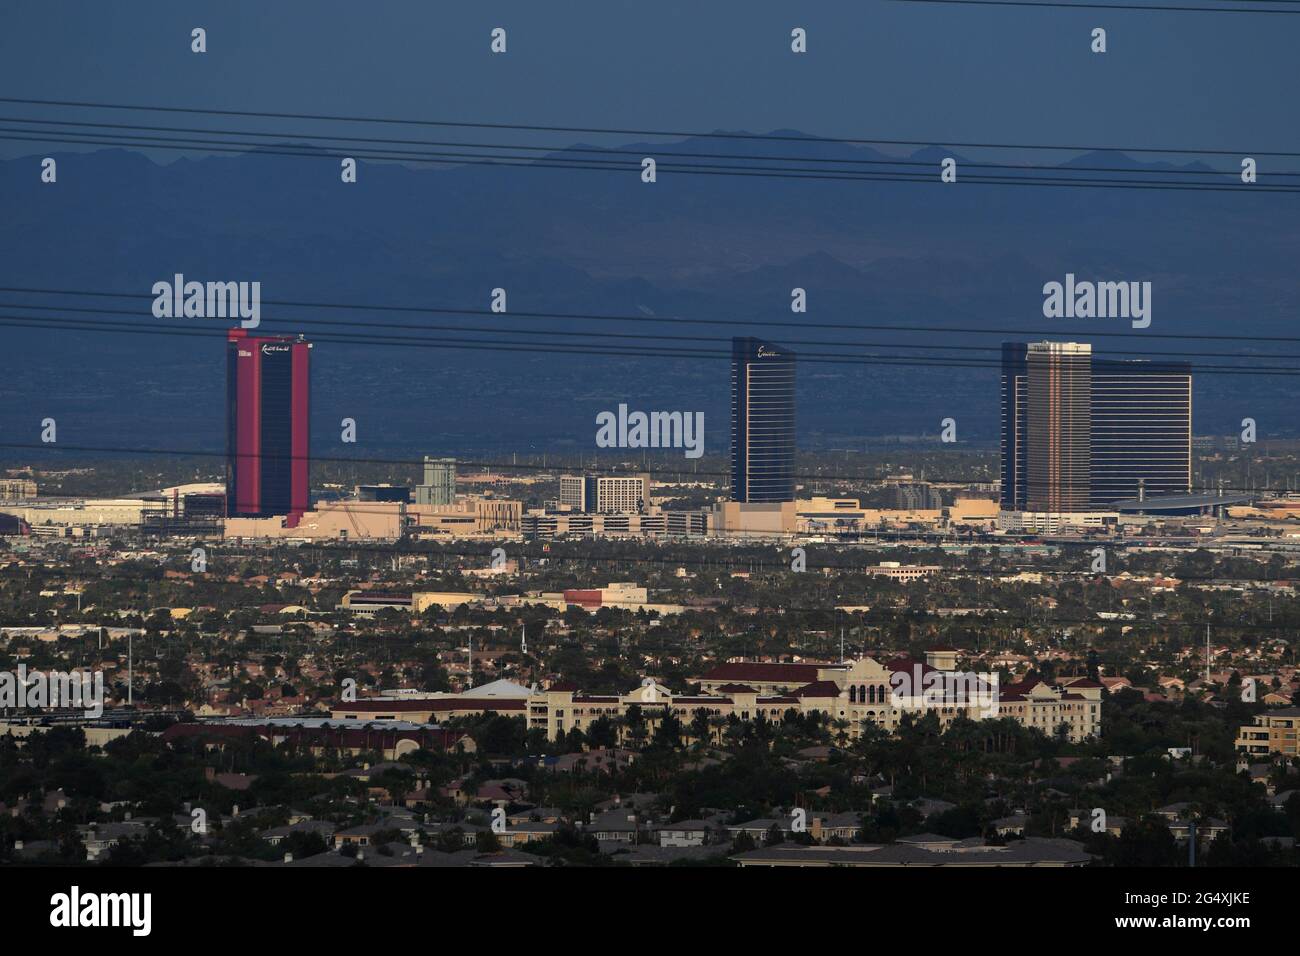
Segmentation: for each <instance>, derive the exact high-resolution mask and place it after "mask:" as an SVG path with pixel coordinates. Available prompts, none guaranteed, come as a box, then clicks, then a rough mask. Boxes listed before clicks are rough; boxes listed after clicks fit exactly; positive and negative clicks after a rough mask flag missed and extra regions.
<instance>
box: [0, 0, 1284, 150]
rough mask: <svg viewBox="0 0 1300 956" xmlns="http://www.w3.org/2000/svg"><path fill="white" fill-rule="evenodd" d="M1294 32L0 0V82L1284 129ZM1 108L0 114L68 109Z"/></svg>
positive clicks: (778, 116)
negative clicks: (1102, 37)
mask: <svg viewBox="0 0 1300 956" xmlns="http://www.w3.org/2000/svg"><path fill="white" fill-rule="evenodd" d="M1148 2H1149V0H1148ZM1183 2H1187V0H1183ZM1198 2H1199V0H1198ZM194 26H203V27H205V28H206V29H207V31H208V47H209V52H208V53H207V54H205V55H195V54H193V53H191V52H190V50H189V44H190V39H189V34H190V29H191V28H192V27H194ZM496 26H502V27H505V28H506V29H507V30H508V31H509V52H508V53H506V54H505V55H503V56H502V55H493V54H492V53H490V52H489V49H488V42H489V31H490V30H491V29H492V28H493V27H496ZM794 26H802V27H805V28H806V29H807V30H808V34H809V52H808V53H807V54H806V55H802V56H798V55H795V54H792V53H791V52H790V48H789V33H790V29H791V28H792V27H794ZM1094 26H1104V27H1106V28H1107V29H1108V31H1109V46H1110V50H1109V52H1108V53H1106V54H1104V55H1097V54H1093V53H1091V52H1090V50H1089V33H1090V31H1091V29H1092V28H1093V27H1094ZM1297 41H1300V16H1294V17H1292V16H1267V15H1257V14H1194V13H1154V12H1132V11H1129V12H1125V11H1102V10H1080V11H1075V10H1060V9H1042V10H1032V9H1026V8H1022V7H1015V8H1000V7H969V8H962V7H956V6H947V5H933V4H903V3H895V2H888V0H854V2H848V0H843V2H829V0H820V2H817V3H794V2H791V0H743V2H742V0H692V2H672V0H655V2H653V3H652V2H640V3H633V2H625V0H563V2H544V0H515V2H484V0H463V2H449V0H402V2H396V0H356V2H343V0H275V2H266V0H205V2H177V0H131V2H127V3H103V2H98V0H96V2H90V0H45V2H40V3H37V2H20V0H11V2H9V3H7V4H5V6H4V9H3V12H2V13H0V90H3V91H5V92H4V94H3V95H10V96H31V97H40V98H54V99H58V98H64V99H86V100H107V101H116V102H123V103H132V102H140V103H153V104H168V105H199V106H213V107H228V108H252V109H272V110H284V111H319V112H337V113H348V114H357V115H364V116H376V115H385V114H386V115H394V116H411V117H423V118H437V119H469V120H486V121H493V122H522V123H544V124H562V125H578V126H600V127H606V126H625V127H636V128H640V127H646V128H652V127H654V128H657V127H667V128H681V129H691V130H694V129H708V130H711V129H717V128H727V129H747V130H759V131H767V130H771V129H775V128H783V127H788V128H798V129H801V130H804V131H807V132H811V133H817V134H827V135H836V134H838V135H845V136H861V137H880V138H891V139H892V138H899V139H917V140H927V141H947V142H952V141H959V140H978V141H986V140H1007V141H1017V142H1058V143H1066V142H1069V143H1083V144H1088V145H1121V146H1127V145H1133V144H1151V145H1160V146H1194V147H1218V148H1225V149H1232V150H1237V149H1241V150H1263V149H1275V150H1296V149H1300V123H1297V118H1300V111H1298V110H1297V108H1296V106H1295V94H1296V90H1297V88H1300V83H1297V80H1300V57H1297V55H1296V45H1297ZM0 106H3V111H2V112H3V115H4V116H19V115H32V116H50V115H58V116H60V117H70V116H72V115H74V114H73V113H72V112H70V111H59V112H58V113H57V114H55V113H52V112H51V111H41V110H32V109H30V108H28V109H23V108H20V107H17V106H13V105H11V104H0ZM122 119H124V120H125V121H127V122H131V121H132V119H130V118H129V117H127V116H125V115H123V117H122ZM135 121H136V122H148V121H147V120H143V119H137V120H135ZM162 122H164V123H172V122H174V123H181V122H182V120H181V119H179V118H175V117H173V118H168V119H164V120H162ZM235 122H240V123H242V124H243V125H244V126H247V125H248V124H247V122H246V121H233V120H231V121H227V123H228V125H234V123H235ZM190 125H196V124H194V123H191V124H190ZM571 138H572V139H585V140H587V141H591V140H592V139H593V138H594V137H591V136H584V137H571ZM562 139H563V138H562ZM0 148H2V149H3V150H4V154H5V155H24V154H29V153H32V152H36V151H37V150H38V149H39V147H37V146H35V145H33V144H15V143H8V144H3V143H0Z"/></svg>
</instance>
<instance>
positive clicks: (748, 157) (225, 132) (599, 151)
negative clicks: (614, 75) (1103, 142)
mask: <svg viewBox="0 0 1300 956" xmlns="http://www.w3.org/2000/svg"><path fill="white" fill-rule="evenodd" d="M1296 2H1300V0H1296ZM0 122H12V123H27V124H39V125H44V126H64V127H67V126H80V127H95V128H96V129H113V130H122V129H125V130H142V131H146V132H169V133H203V134H208V135H220V136H257V137H263V138H269V139H279V140H285V139H306V140H328V141H331V142H329V143H328V144H327V145H326V146H325V147H321V148H322V149H326V148H330V149H337V148H340V147H337V146H335V145H334V142H335V141H338V142H346V143H366V144H373V143H382V144H392V143H396V144H399V145H408V146H435V147H442V148H446V147H451V148H456V149H495V150H507V149H508V150H516V151H520V152H534V153H549V154H563V155H564V156H568V155H569V154H574V153H578V154H593V155H596V156H601V157H614V156H630V157H634V158H636V160H637V161H638V162H639V161H640V159H642V158H643V157H644V156H645V150H629V149H617V148H614V147H589V146H531V145H528V144H524V143H482V142H474V143H466V142H458V141H443V140H419V139H394V138H384V137H372V136H342V135H338V134H332V133H331V134H325V133H308V132H301V131H297V130H290V131H274V132H262V131H260V130H230V129H210V128H204V127H196V126H146V125H140V124H132V123H94V122H89V121H81V120H77V121H73V120H45V119H33V118H30V117H22V116H0ZM5 131H6V132H32V133H37V132H40V131H39V130H23V129H12V128H10V129H6V130H5ZM58 132H60V133H76V134H78V135H96V134H94V131H93V130H91V131H90V132H86V131H84V130H76V129H73V130H68V129H64V130H59V131H58ZM99 135H107V134H99ZM151 138H152V137H151ZM162 141H163V142H167V141H169V140H162ZM171 141H175V142H213V143H217V144H223V145H232V144H234V143H235V142H237V141H227V140H191V139H187V138H181V139H176V140H171ZM243 145H249V146H254V147H257V146H258V144H254V143H245V144H243ZM269 145H293V144H288V143H281V144H269ZM309 145H312V146H316V145H317V144H315V143H312V144H309ZM393 152H396V151H393ZM403 154H404V155H415V156H423V155H431V154H428V153H419V152H406V151H403ZM432 155H440V156H456V155H461V154H458V153H439V154H432ZM465 155H470V156H473V155H475V154H472V153H471V154H465ZM654 155H655V157H656V158H659V157H664V156H667V157H670V158H679V157H680V158H687V159H735V160H743V161H746V162H804V163H822V164H828V165H832V166H845V165H848V166H907V167H922V168H925V169H933V168H934V163H933V162H932V161H921V160H908V159H861V158H856V157H854V158H842V159H833V158H830V157H823V156H788V155H787V156H770V155H763V154H746V153H716V152H709V153H700V152H686V151H682V150H671V151H664V150H658V149H656V150H655V151H654ZM1261 155H1264V154H1261ZM506 158H512V159H522V158H529V157H506ZM542 158H552V157H542ZM556 158H562V157H556ZM961 165H962V167H963V168H976V169H1004V170H1012V171H1042V172H1053V171H1059V172H1098V173H1121V172H1122V173H1132V174H1144V175H1152V176H1157V175H1185V176H1196V175H1225V176H1236V175H1238V171H1237V170H1213V169H1183V168H1171V169H1150V168H1145V167H1138V168H1133V169H1125V168H1122V167H1116V166H1078V165H1074V164H1070V165H1069V166H1050V167H1049V166H1035V165H1033V164H1025V163H980V162H974V161H970V160H963V161H962V163H961ZM1268 175H1269V176H1286V177H1297V176H1300V172H1272V171H1270V172H1269V173H1268Z"/></svg>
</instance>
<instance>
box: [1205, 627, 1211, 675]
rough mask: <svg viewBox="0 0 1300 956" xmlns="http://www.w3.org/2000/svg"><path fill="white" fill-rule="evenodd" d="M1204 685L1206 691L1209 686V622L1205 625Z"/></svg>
mask: <svg viewBox="0 0 1300 956" xmlns="http://www.w3.org/2000/svg"><path fill="white" fill-rule="evenodd" d="M1205 683H1206V685H1207V689H1208V685H1209V683H1210V625H1209V622H1206V625H1205Z"/></svg>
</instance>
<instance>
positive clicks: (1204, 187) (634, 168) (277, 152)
mask: <svg viewBox="0 0 1300 956" xmlns="http://www.w3.org/2000/svg"><path fill="white" fill-rule="evenodd" d="M23 132H34V131H27V130H24V131H23ZM87 135H91V134H82V137H80V138H79V137H70V136H60V135H56V134H42V135H36V136H19V135H15V134H14V133H12V132H11V133H7V134H4V135H0V140H6V141H20V142H40V143H49V142H60V143H75V144H82V145H93V146H121V147H124V148H125V147H130V148H136V149H162V150H172V151H180V152H219V153H221V152H224V153H239V154H241V155H247V154H249V153H250V150H249V149H246V148H244V147H241V146H220V145H210V144H208V145H177V143H179V142H181V141H163V142H156V143H155V142H140V141H137V140H136V139H126V138H120V137H119V138H107V137H101V138H96V139H86V138H84V137H85V136H87ZM249 145H251V146H253V147H255V151H256V154H257V155H263V156H298V157H308V158H315V159H319V158H323V157H329V158H334V159H338V158H343V157H346V156H351V157H352V158H358V159H370V160H378V161H391V162H406V163H420V164H430V165H439V166H446V165H464V166H509V167H518V168H525V169H568V170H581V171H587V172H621V173H627V174H631V175H637V176H639V175H640V174H641V166H640V164H639V163H628V164H626V165H622V164H618V163H614V162H601V161H598V160H594V159H587V160H585V161H584V162H580V163H579V162H561V161H557V160H553V159H550V158H547V157H529V158H522V159H517V160H516V159H511V158H503V157H490V158H466V157H468V156H471V155H474V154H467V153H449V154H446V156H447V157H448V158H440V159H432V158H418V157H414V156H408V155H405V154H397V155H394V154H380V153H373V152H372V153H362V152H360V151H350V152H348V153H344V152H342V151H340V152H338V153H336V154H335V155H333V156H329V153H328V151H326V150H324V149H321V148H312V149H310V150H305V149H302V150H292V149H281V148H273V147H270V146H266V145H264V144H260V143H256V144H249ZM656 169H657V170H662V171H665V172H669V173H679V174H684V175H689V176H738V177H741V178H762V179H786V180H810V181H849V182H898V183H920V184H937V185H956V184H957V183H963V184H966V185H979V186H1042V187H1056V188H1061V187H1067V188H1078V189H1146V190H1155V191H1175V192H1237V191H1240V192H1249V193H1256V194H1260V193H1297V192H1300V188H1296V187H1290V186H1274V185H1269V184H1260V183H1250V184H1245V183H1237V184H1234V185H1226V184H1223V183H1200V182H1196V183H1189V182H1174V183H1156V182H1152V181H1150V180H1125V179H1113V178H1102V179H1097V178H1083V179H1075V178H1070V177H1066V176H1060V177H1057V178H1047V177H1023V176H1022V177H1015V176H1004V177H999V178H995V177H987V176H986V177H979V176H972V175H969V174H964V175H962V176H960V177H959V179H958V180H955V181H954V182H952V183H945V182H943V181H942V179H941V178H940V177H939V176H935V175H929V176H926V175H922V174H919V173H916V174H911V173H883V172H879V173H877V172H850V171H840V172H823V171H820V170H811V171H810V170H800V169H782V168H779V167H768V168H760V167H726V166H722V167H712V168H706V167H705V166H704V165H703V164H689V165H678V164H671V163H657V164H656ZM1115 172H1125V171H1124V170H1116V171H1115ZM1207 175H1214V173H1208V174H1207Z"/></svg>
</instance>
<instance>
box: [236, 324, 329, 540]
mask: <svg viewBox="0 0 1300 956" xmlns="http://www.w3.org/2000/svg"><path fill="white" fill-rule="evenodd" d="M310 358H311V344H310V343H308V342H306V341H304V340H303V339H302V338H301V337H299V338H291V337H289V336H250V335H249V334H248V333H247V332H246V331H244V330H243V329H231V330H230V333H229V335H228V336H227V340H226V514H227V515H229V516H231V517H249V518H266V517H271V516H273V515H285V516H287V517H288V519H289V523H290V526H291V527H292V526H293V525H294V524H296V523H297V521H298V519H299V518H301V517H302V514H303V512H304V511H306V510H307V509H308V508H309V507H310V500H309V495H308V464H309V462H308V450H309V431H308V407H309V402H310V396H311V383H310V373H311V362H310Z"/></svg>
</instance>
